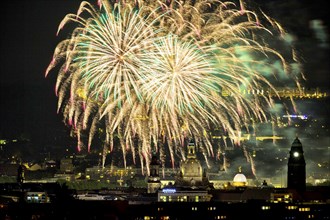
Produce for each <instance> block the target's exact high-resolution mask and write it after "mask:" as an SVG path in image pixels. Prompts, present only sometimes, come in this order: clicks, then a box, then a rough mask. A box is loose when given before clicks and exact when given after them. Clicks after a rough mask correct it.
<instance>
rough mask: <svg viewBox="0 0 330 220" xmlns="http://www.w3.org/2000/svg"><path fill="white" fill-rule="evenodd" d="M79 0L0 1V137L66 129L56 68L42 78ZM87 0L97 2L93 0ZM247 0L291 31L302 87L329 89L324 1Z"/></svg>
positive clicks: (38, 137)
mask: <svg viewBox="0 0 330 220" xmlns="http://www.w3.org/2000/svg"><path fill="white" fill-rule="evenodd" d="M80 2H81V1H78V0H9V1H5V2H2V3H1V9H0V16H1V20H0V22H1V41H0V48H1V53H0V54H1V55H0V63H1V65H0V74H1V81H0V98H1V110H0V117H1V118H0V138H13V137H22V136H23V137H27V138H30V139H32V140H33V141H35V142H40V143H41V144H42V143H43V141H47V138H50V139H51V137H52V136H54V134H56V132H65V131H66V128H65V126H64V124H63V123H62V116H61V115H60V114H59V115H58V114H57V113H56V108H57V98H56V97H55V94H54V85H55V80H56V76H57V75H56V72H55V71H52V72H51V73H50V74H49V76H48V77H47V78H45V77H44V73H45V70H46V68H47V66H48V64H49V62H50V60H51V58H52V55H53V51H54V49H55V47H56V45H57V43H58V42H60V41H61V40H62V39H63V38H66V36H65V35H66V33H65V31H64V32H61V33H60V35H59V36H56V32H57V28H58V25H59V23H60V21H61V20H62V19H63V18H64V16H65V15H66V14H68V13H76V11H77V9H78V6H79V4H80ZM90 2H92V3H95V4H96V0H95V1H92V0H90ZM247 3H248V5H252V6H253V7H254V6H255V7H260V8H261V9H263V10H264V11H265V12H266V13H267V14H268V15H270V16H271V17H274V18H275V19H276V20H278V21H279V22H280V23H281V24H282V25H283V26H284V27H285V28H286V29H287V30H288V31H289V32H292V33H293V34H294V35H296V38H297V40H296V41H297V49H298V51H299V53H300V54H301V57H302V58H303V61H304V63H303V64H304V70H305V73H306V75H307V78H308V81H307V82H306V87H321V88H322V89H329V88H330V87H329V82H330V77H329V69H330V68H329V56H328V53H329V41H328V40H329V39H328V40H324V38H322V37H324V36H325V37H328V33H329V30H330V29H329V17H328V15H327V13H328V7H327V6H326V5H325V4H326V1H323V0H317V1H306V0H305V1H302V0H289V1H287V0H273V1H264V0H258V1H247ZM316 19H318V20H321V21H323V25H324V28H323V26H321V28H319V29H318V30H317V31H316V29H312V28H311V27H310V22H311V21H312V20H316ZM68 30H69V29H68ZM314 30H315V31H314ZM322 30H323V35H322ZM319 31H320V32H319ZM324 33H327V34H324Z"/></svg>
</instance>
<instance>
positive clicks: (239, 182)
mask: <svg viewBox="0 0 330 220" xmlns="http://www.w3.org/2000/svg"><path fill="white" fill-rule="evenodd" d="M233 185H234V186H238V187H242V186H246V185H247V179H246V177H245V175H244V174H243V173H241V171H239V173H237V174H236V175H235V176H234V179H233Z"/></svg>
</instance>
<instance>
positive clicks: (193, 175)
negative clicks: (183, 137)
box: [180, 143, 203, 186]
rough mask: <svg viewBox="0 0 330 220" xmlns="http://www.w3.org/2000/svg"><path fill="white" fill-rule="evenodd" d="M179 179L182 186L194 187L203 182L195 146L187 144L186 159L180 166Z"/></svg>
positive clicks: (201, 169)
mask: <svg viewBox="0 0 330 220" xmlns="http://www.w3.org/2000/svg"><path fill="white" fill-rule="evenodd" d="M180 178H181V181H182V184H184V185H190V186H195V185H198V184H200V183H201V182H202V180H203V168H202V165H201V163H200V162H199V160H198V159H197V156H196V152H195V144H194V143H189V145H188V155H187V159H186V160H184V161H182V162H181V164H180Z"/></svg>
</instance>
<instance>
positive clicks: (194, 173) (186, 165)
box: [181, 158, 203, 180]
mask: <svg viewBox="0 0 330 220" xmlns="http://www.w3.org/2000/svg"><path fill="white" fill-rule="evenodd" d="M181 170H182V174H183V177H184V178H185V179H186V178H187V179H189V180H190V179H191V178H194V179H197V180H201V178H202V175H203V169H202V166H201V164H200V162H199V161H198V160H197V159H195V158H188V159H187V160H185V161H183V162H182V164H181Z"/></svg>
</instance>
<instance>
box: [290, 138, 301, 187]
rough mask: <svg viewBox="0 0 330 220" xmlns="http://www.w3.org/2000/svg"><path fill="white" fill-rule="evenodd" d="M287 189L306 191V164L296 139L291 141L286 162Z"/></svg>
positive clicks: (298, 141) (299, 143)
mask: <svg viewBox="0 0 330 220" xmlns="http://www.w3.org/2000/svg"><path fill="white" fill-rule="evenodd" d="M287 181H288V182H287V188H288V189H296V190H298V191H304V190H305V189H306V162H305V158H304V151H303V148H302V144H301V142H300V140H299V139H298V137H297V138H296V139H295V140H294V141H293V143H292V145H291V150H290V156H289V161H288V179H287Z"/></svg>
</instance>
